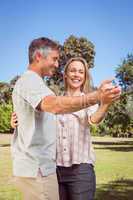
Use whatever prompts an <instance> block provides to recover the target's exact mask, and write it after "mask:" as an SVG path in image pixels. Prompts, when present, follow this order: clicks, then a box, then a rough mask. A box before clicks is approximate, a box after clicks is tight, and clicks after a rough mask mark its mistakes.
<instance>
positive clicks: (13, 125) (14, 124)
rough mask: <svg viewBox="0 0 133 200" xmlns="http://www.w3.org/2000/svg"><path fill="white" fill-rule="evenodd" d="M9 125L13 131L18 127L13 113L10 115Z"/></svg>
mask: <svg viewBox="0 0 133 200" xmlns="http://www.w3.org/2000/svg"><path fill="white" fill-rule="evenodd" d="M10 123H11V127H12V128H14V129H15V128H16V127H17V126H18V118H17V115H16V113H15V112H13V113H12V115H11V121H10Z"/></svg>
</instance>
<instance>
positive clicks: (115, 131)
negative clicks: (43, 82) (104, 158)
mask: <svg viewBox="0 0 133 200" xmlns="http://www.w3.org/2000/svg"><path fill="white" fill-rule="evenodd" d="M116 77H117V79H118V81H119V84H120V85H121V87H122V88H123V92H122V95H121V98H120V100H119V101H117V102H115V103H114V104H113V105H112V106H111V107H110V109H109V112H108V114H107V116H106V118H105V121H104V125H105V127H106V129H107V128H109V129H108V130H109V134H110V135H112V136H119V137H121V136H129V135H130V136H133V90H130V93H129V92H128V91H129V90H128V88H129V87H130V88H131V86H132V84H133V55H132V54H130V55H127V58H126V59H124V60H123V62H122V64H121V65H119V66H118V68H117V69H116Z"/></svg>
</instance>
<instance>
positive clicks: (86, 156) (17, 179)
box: [11, 37, 120, 200]
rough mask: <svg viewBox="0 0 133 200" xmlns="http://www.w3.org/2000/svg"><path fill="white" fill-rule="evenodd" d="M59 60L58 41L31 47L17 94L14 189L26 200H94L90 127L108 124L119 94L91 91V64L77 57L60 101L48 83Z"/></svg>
mask: <svg viewBox="0 0 133 200" xmlns="http://www.w3.org/2000/svg"><path fill="white" fill-rule="evenodd" d="M58 60H59V46H58V44H56V43H55V42H54V41H52V40H50V39H48V38H44V37H42V38H38V39H35V40H33V41H32V42H31V44H30V46H29V67H28V70H27V71H26V72H25V73H24V74H23V75H22V76H21V78H20V79H19V80H18V81H17V82H16V85H15V87H14V90H13V105H14V111H15V113H16V115H15V116H14V117H13V118H12V125H13V126H14V127H15V126H16V128H15V131H14V134H13V138H12V146H11V149H12V158H13V175H14V184H15V185H16V186H17V187H18V188H19V189H20V190H21V191H22V193H23V199H24V200H46V199H48V200H58V199H60V200H93V199H94V194H95V186H96V185H95V172H94V162H95V155H94V152H93V148H92V143H91V136H90V131H89V124H97V123H99V122H100V121H101V120H102V119H103V118H104V115H105V113H106V111H107V109H108V107H109V105H110V104H111V103H112V102H113V101H115V100H116V99H118V98H119V96H120V88H119V87H114V86H112V84H111V80H107V81H104V82H103V83H102V84H101V86H100V87H99V88H98V89H97V90H96V91H91V89H90V75H89V74H88V69H87V63H86V61H85V60H84V59H83V58H80V57H77V58H71V59H70V60H69V61H68V62H67V64H66V66H65V71H64V83H65V91H64V95H62V96H55V94H54V93H53V92H52V91H51V90H50V89H49V88H48V87H47V86H46V84H45V83H44V81H43V78H44V77H45V76H52V75H53V73H54V72H55V68H57V67H58ZM98 103H100V104H99V106H98ZM16 116H17V117H16ZM16 118H17V120H18V124H17V123H15V121H16ZM56 166H57V168H56ZM56 170H57V171H56ZM56 172H57V173H56ZM56 174H57V175H56ZM57 179H58V184H57ZM58 187H59V197H58Z"/></svg>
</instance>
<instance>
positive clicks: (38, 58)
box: [35, 51, 42, 62]
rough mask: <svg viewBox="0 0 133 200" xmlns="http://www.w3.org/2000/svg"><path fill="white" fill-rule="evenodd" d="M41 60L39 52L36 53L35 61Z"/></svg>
mask: <svg viewBox="0 0 133 200" xmlns="http://www.w3.org/2000/svg"><path fill="white" fill-rule="evenodd" d="M41 58H42V54H41V53H40V52H38V51H37V52H36V55H35V59H36V61H37V62H39V61H40V59H41Z"/></svg>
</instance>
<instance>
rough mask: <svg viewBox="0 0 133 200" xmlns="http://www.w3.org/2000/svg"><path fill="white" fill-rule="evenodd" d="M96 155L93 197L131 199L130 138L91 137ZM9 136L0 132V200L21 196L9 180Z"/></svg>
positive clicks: (132, 145) (132, 158)
mask: <svg viewBox="0 0 133 200" xmlns="http://www.w3.org/2000/svg"><path fill="white" fill-rule="evenodd" d="M93 140H94V147H95V152H96V157H97V162H96V168H95V169H96V176H97V192H96V200H132V199H133V138H132V139H123V138H121V139H117V138H107V137H102V138H98V137H95V138H93ZM9 142H10V136H1V135H0V200H21V194H20V192H19V191H17V190H16V188H15V187H14V186H13V185H12V184H11V182H10V180H11V176H12V169H11V166H12V165H11V157H10V147H9V146H8V144H9Z"/></svg>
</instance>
